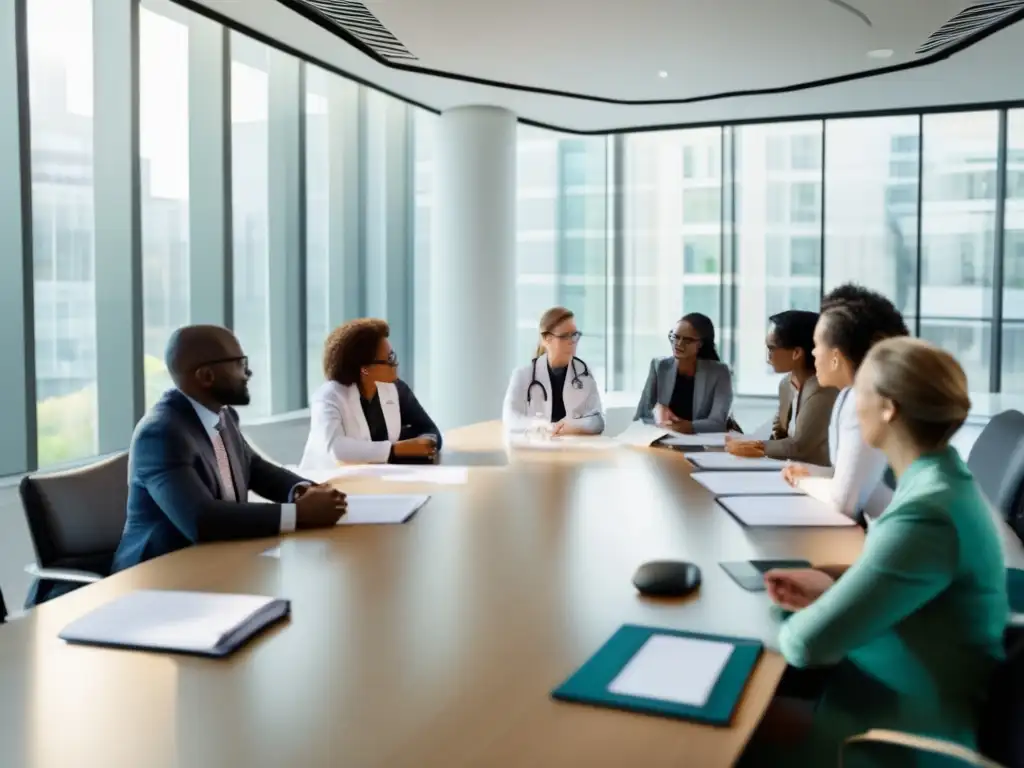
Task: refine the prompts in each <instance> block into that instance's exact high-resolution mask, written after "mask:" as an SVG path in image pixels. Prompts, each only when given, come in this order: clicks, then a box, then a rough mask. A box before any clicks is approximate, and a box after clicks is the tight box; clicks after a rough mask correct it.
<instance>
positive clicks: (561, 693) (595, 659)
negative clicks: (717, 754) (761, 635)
mask: <svg viewBox="0 0 1024 768" xmlns="http://www.w3.org/2000/svg"><path fill="white" fill-rule="evenodd" d="M654 635H668V636H671V637H692V638H695V639H698V640H713V641H719V642H723V643H729V644H730V645H732V646H734V650H733V652H732V655H731V656H730V657H729V660H728V661H727V662H726V665H725V668H724V669H723V670H722V674H721V676H720V677H719V678H718V682H716V683H715V685H714V687H713V688H712V689H711V695H710V696H708V700H707V702H706V703H705V705H704V706H703V707H695V706H692V705H689V704H682V703H679V702H675V701H664V700H662V699H648V698H642V697H639V696H626V695H622V694H618V693H612V692H611V691H609V690H608V686H609V685H611V683H612V681H613V680H615V678H616V677H617V676H618V674H619V672H621V671H622V668H623V667H625V666H626V664H628V663H629V661H630V660H631V659H632V658H633V656H635V655H636V653H637V651H639V650H640V649H641V648H642V647H643V645H644V643H646V642H647V640H648V639H649V638H651V637H652V636H654ZM761 650H762V644H761V643H760V642H759V641H757V640H749V639H742V638H737V637H721V636H718V635H704V634H698V633H695V632H680V631H678V630H674V629H661V628H658V627H641V626H637V625H634V624H626V625H624V626H622V627H620V628H619V630H618V631H617V632H616V633H615V634H614V635H612V637H611V639H610V640H608V642H606V643H605V644H604V645H603V646H601V649H600V650H599V651H598V652H597V653H595V654H594V655H593V656H591V657H590V660H589V661H587V663H586V664H584V665H583V666H582V667H580V668H579V669H578V670H577V671H576V672H575V673H574V674H573V675H572V677H570V678H569V679H568V680H566V681H565V682H564V683H562V684H561V685H560V686H559V687H558V688H556V689H555V690H554V691H552V692H551V695H552V696H553V697H554V698H555V699H558V700H560V701H569V702H574V703H578V704H591V705H594V706H598V707H609V708H611V709H624V710H628V711H631V712H641V713H644V714H648V715H659V716H662V717H674V718H679V719H682V720H694V721H697V722H700V723H708V724H709V725H728V724H729V721H730V720H732V714H733V712H734V711H735V709H736V704H737V703H738V702H739V700H740V695H741V694H742V693H743V689H744V688H745V687H746V685H747V680H749V679H750V674H751V673H752V672H753V671H754V665H755V664H757V660H758V659H759V658H760V657H761Z"/></svg>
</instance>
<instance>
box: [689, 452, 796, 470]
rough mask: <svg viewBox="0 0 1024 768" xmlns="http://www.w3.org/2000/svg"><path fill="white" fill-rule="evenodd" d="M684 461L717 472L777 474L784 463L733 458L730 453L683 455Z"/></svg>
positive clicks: (764, 458)
mask: <svg viewBox="0 0 1024 768" xmlns="http://www.w3.org/2000/svg"><path fill="white" fill-rule="evenodd" d="M683 455H684V456H685V457H686V460H687V461H689V462H690V463H691V464H694V465H695V466H697V467H699V468H700V469H719V470H737V469H740V470H742V469H747V470H772V471H776V472H779V471H781V470H782V468H783V467H784V466H786V462H784V461H779V460H778V459H769V458H768V457H766V456H762V457H761V458H757V459H749V458H746V457H743V456H733V455H732V454H731V453H684V454H683Z"/></svg>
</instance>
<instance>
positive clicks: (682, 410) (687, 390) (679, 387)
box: [668, 371, 693, 421]
mask: <svg viewBox="0 0 1024 768" xmlns="http://www.w3.org/2000/svg"><path fill="white" fill-rule="evenodd" d="M668 407H669V410H670V411H672V413H674V414H675V415H676V417H677V418H680V419H682V420H683V421H693V376H684V375H683V374H681V373H679V372H678V371H677V372H676V385H675V386H674V387H672V399H671V400H669V403H668Z"/></svg>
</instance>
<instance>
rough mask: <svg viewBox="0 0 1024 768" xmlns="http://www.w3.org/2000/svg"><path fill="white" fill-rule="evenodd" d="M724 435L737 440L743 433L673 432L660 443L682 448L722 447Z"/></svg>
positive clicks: (741, 437)
mask: <svg viewBox="0 0 1024 768" xmlns="http://www.w3.org/2000/svg"><path fill="white" fill-rule="evenodd" d="M726 437H734V438H736V439H738V440H742V439H743V435H741V434H739V433H738V432H705V433H703V434H700V435H678V434H676V433H674V432H673V433H672V434H670V435H669V436H668V437H666V438H665V439H664V440H662V441H661V444H662V445H675V446H681V447H684V448H685V447H687V446H694V447H699V446H704V447H706V448H724V447H725V438H726Z"/></svg>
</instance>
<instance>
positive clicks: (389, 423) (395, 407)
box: [300, 318, 441, 469]
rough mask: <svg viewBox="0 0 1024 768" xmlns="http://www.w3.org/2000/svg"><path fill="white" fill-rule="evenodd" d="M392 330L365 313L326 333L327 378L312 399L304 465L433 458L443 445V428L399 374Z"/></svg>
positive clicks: (325, 369)
mask: <svg viewBox="0 0 1024 768" xmlns="http://www.w3.org/2000/svg"><path fill="white" fill-rule="evenodd" d="M390 332H391V331H390V328H389V327H388V324H387V323H386V322H385V321H383V320H377V319H374V318H360V319H358V320H350V321H349V322H347V323H345V324H344V325H341V326H339V327H337V328H335V329H334V331H332V332H331V334H330V335H329V336H328V337H327V342H326V343H325V345H324V377H325V378H326V379H327V381H326V382H325V383H324V384H323V386H321V387H320V389H318V390H317V391H316V393H315V394H314V395H313V398H312V400H311V402H310V404H309V412H310V413H309V421H310V424H309V439H308V440H307V441H306V450H305V451H304V452H303V454H302V464H301V465H300V466H301V467H302V469H330V468H331V467H334V466H337V465H338V464H339V463H345V462H348V463H371V464H383V463H402V462H417V461H418V462H422V461H429V460H432V459H433V458H434V457H435V456H436V455H437V452H438V451H439V450H440V449H441V433H440V431H439V430H438V428H437V425H436V424H434V422H433V420H432V419H431V418H430V416H428V415H427V412H426V411H425V410H423V406H422V405H420V403H419V401H418V400H417V399H416V396H415V395H414V394H413V393H412V390H411V389H410V388H409V385H408V384H406V383H405V382H404V381H402V380H401V379H399V378H398V357H397V355H396V354H395V350H394V349H392V348H391V342H390V341H388V336H389V335H390Z"/></svg>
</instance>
